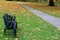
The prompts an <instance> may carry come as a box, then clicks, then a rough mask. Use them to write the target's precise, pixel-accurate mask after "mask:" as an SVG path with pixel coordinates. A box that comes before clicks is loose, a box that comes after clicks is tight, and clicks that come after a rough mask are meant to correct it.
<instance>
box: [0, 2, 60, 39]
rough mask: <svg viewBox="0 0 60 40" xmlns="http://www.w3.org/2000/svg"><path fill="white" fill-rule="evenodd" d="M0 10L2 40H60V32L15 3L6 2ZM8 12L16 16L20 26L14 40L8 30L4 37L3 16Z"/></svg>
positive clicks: (0, 6)
mask: <svg viewBox="0 0 60 40" xmlns="http://www.w3.org/2000/svg"><path fill="white" fill-rule="evenodd" d="M6 7H7V8H6ZM0 9H1V11H0V39H1V40H60V30H58V29H57V28H56V27H55V26H53V25H51V24H49V23H47V22H45V21H44V20H43V19H41V18H39V17H37V16H36V15H34V14H32V13H31V12H29V11H28V10H26V9H25V8H23V7H21V6H20V5H18V4H16V3H14V2H6V3H4V4H1V5H0ZM6 12H7V13H8V14H10V15H15V16H16V21H17V24H18V29H17V38H14V35H13V31H12V30H7V35H4V21H3V19H2V16H3V15H4V14H5V13H6Z"/></svg>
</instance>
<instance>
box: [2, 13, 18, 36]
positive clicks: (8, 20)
mask: <svg viewBox="0 0 60 40" xmlns="http://www.w3.org/2000/svg"><path fill="white" fill-rule="evenodd" d="M15 18H16V17H15V16H10V15H8V14H4V15H3V20H4V23H5V28H4V34H6V30H11V29H13V30H14V36H15V37H16V29H17V22H16V21H15Z"/></svg>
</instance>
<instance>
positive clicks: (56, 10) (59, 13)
mask: <svg viewBox="0 0 60 40" xmlns="http://www.w3.org/2000/svg"><path fill="white" fill-rule="evenodd" d="M25 5H28V6H30V7H33V8H35V9H37V10H40V11H43V12H44V13H47V14H49V15H52V16H55V17H58V18H60V2H56V3H55V5H56V6H52V7H51V6H48V3H28V2H26V3H25Z"/></svg>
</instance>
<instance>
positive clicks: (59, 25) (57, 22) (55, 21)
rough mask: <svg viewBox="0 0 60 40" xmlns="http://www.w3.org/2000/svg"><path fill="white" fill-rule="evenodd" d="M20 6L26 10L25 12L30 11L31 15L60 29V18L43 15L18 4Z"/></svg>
mask: <svg viewBox="0 0 60 40" xmlns="http://www.w3.org/2000/svg"><path fill="white" fill-rule="evenodd" d="M20 5H21V6H23V7H24V8H26V9H27V10H29V11H31V12H32V13H33V14H35V15H37V16H39V17H40V18H42V19H44V20H45V21H46V22H48V23H50V24H52V25H54V26H56V27H57V28H60V18H56V17H54V16H51V15H48V14H46V13H43V12H41V11H38V10H36V9H34V8H31V7H29V6H27V5H24V4H22V3H21V4H20Z"/></svg>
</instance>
